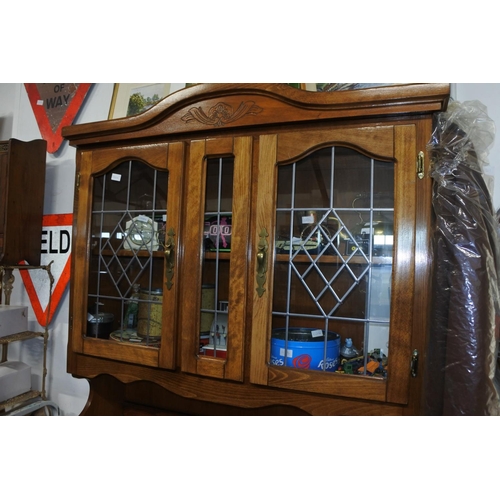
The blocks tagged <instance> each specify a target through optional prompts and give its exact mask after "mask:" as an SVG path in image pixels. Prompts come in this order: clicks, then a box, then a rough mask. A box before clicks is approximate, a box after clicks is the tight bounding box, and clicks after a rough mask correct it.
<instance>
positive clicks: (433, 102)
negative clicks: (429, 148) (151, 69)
mask: <svg viewBox="0 0 500 500" xmlns="http://www.w3.org/2000/svg"><path fill="white" fill-rule="evenodd" d="M448 97H449V85H448V84H408V85H398V86H393V87H381V88H373V89H363V90H352V91H338V92H307V91H302V90H298V89H293V88H291V87H289V86H287V85H286V84H201V85H197V86H194V87H191V88H188V89H184V90H182V91H179V92H176V93H174V94H172V95H170V96H168V97H166V98H165V99H164V100H163V101H161V102H160V103H159V104H157V105H156V106H154V107H153V108H151V109H149V110H148V111H146V112H145V113H143V114H141V115H137V116H134V117H130V118H125V119H120V120H113V121H108V122H100V123H92V124H81V125H75V126H71V127H67V128H65V129H64V131H63V134H64V135H65V137H66V138H67V139H69V140H70V143H71V144H72V145H74V146H76V147H77V157H76V158H77V187H76V191H75V192H76V198H75V217H74V235H73V244H74V246H73V258H72V265H73V271H72V280H71V305H70V309H71V317H70V339H69V343H68V371H69V372H70V373H72V374H73V375H75V376H77V377H85V378H87V379H89V381H90V385H91V393H90V399H89V402H88V404H87V406H86V409H85V410H84V413H85V414H141V413H146V414H226V415H240V414H268V415H269V414H272V415H277V414H283V415H288V414H304V413H305V414H323V415H337V414H339V415H404V414H418V413H419V409H420V399H421V396H422V369H423V367H424V366H425V355H424V353H425V346H426V335H427V330H428V324H427V311H428V309H429V302H428V300H429V293H428V291H429V286H430V282H429V275H430V269H431V258H430V250H429V235H430V229H431V220H432V214H431V179H430V176H428V175H426V172H428V168H429V165H428V161H427V160H426V159H425V151H426V144H427V142H428V140H429V138H430V136H431V132H432V117H433V114H434V113H435V112H439V111H442V110H444V109H445V108H446V105H447V101H448ZM422 158H423V162H422ZM418 159H419V165H420V166H421V167H422V168H424V175H423V176H422V175H418V174H419V173H418V172H417V163H418V162H417V160H418ZM421 177H422V178H421ZM352 346H354V349H353V348H352ZM349 349H350V351H349ZM417 359H418V367H419V370H420V371H419V372H417V370H416V366H417V363H416V361H417ZM412 362H413V365H412ZM412 367H413V368H412Z"/></svg>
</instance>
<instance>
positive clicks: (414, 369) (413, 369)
mask: <svg viewBox="0 0 500 500" xmlns="http://www.w3.org/2000/svg"><path fill="white" fill-rule="evenodd" d="M410 373H411V376H412V377H416V376H417V374H418V351H417V349H414V350H413V354H412V355H411V364H410Z"/></svg>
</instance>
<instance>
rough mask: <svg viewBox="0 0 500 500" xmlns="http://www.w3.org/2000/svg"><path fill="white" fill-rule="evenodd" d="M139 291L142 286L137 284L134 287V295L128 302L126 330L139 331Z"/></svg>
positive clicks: (125, 320) (125, 321)
mask: <svg viewBox="0 0 500 500" xmlns="http://www.w3.org/2000/svg"><path fill="white" fill-rule="evenodd" d="M139 289H140V285H139V284H138V283H135V284H134V285H133V287H132V295H131V296H130V299H129V300H128V301H127V311H126V312H125V318H124V321H123V323H124V324H123V326H124V329H125V330H137V319H138V314H139Z"/></svg>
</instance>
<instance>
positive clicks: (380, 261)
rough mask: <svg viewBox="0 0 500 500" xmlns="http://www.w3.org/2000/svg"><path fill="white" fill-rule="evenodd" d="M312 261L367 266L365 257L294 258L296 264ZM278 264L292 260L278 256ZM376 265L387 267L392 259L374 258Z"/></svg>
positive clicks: (301, 256)
mask: <svg viewBox="0 0 500 500" xmlns="http://www.w3.org/2000/svg"><path fill="white" fill-rule="evenodd" d="M311 259H313V260H315V262H316V263H320V264H343V263H344V262H348V263H349V264H364V265H366V259H365V258H364V257H351V258H349V256H344V257H343V258H341V257H338V256H335V255H322V256H321V257H319V258H317V257H316V256H314V255H312V256H311V257H309V256H307V255H300V254H299V255H296V256H295V257H293V261H294V262H303V263H309V262H311ZM276 262H290V258H289V256H288V254H277V255H276ZM371 262H372V264H374V265H385V264H389V265H390V264H392V257H373V258H372V260H371Z"/></svg>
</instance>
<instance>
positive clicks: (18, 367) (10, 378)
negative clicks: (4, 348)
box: [0, 361, 31, 401]
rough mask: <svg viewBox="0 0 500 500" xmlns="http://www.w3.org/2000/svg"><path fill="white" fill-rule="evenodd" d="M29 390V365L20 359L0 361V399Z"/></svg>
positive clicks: (3, 399)
mask: <svg viewBox="0 0 500 500" xmlns="http://www.w3.org/2000/svg"><path fill="white" fill-rule="evenodd" d="M30 390H31V367H30V366H28V365H27V364H25V363H23V362H21V361H5V362H3V363H0V401H5V400H6V399H10V398H13V397H15V396H19V394H24V393H25V392H28V391H30Z"/></svg>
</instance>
